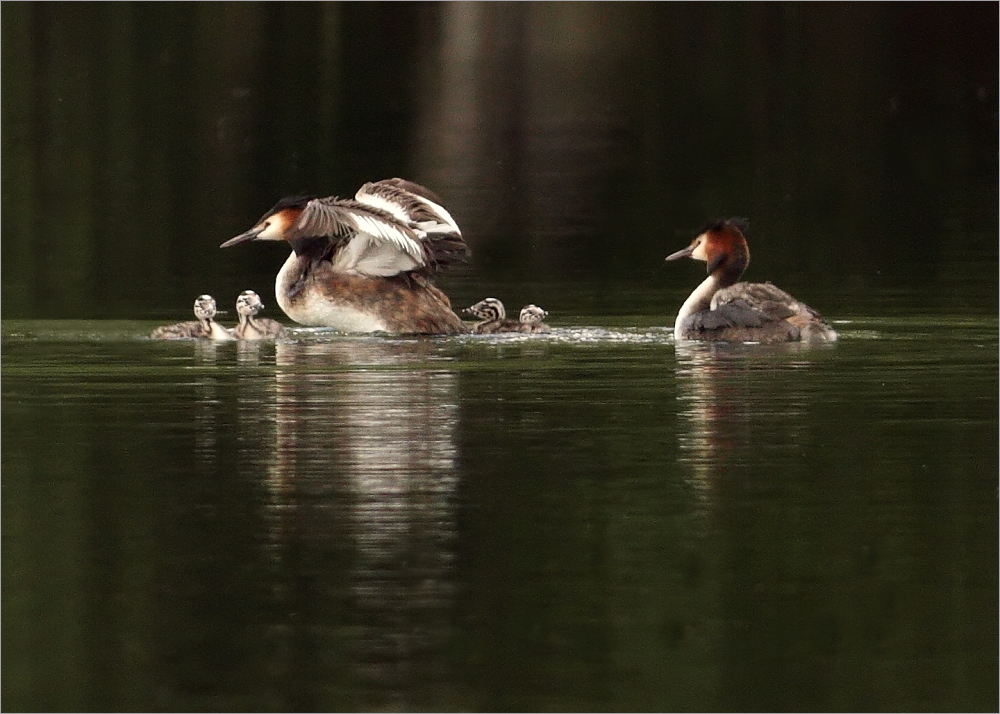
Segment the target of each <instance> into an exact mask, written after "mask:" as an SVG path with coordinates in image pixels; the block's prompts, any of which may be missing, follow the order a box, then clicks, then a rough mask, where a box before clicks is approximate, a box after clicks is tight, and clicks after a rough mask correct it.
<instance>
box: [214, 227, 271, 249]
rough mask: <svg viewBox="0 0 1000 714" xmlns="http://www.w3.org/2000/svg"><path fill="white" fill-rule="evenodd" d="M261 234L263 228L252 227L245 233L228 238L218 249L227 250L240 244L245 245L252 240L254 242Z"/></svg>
mask: <svg viewBox="0 0 1000 714" xmlns="http://www.w3.org/2000/svg"><path fill="white" fill-rule="evenodd" d="M263 232H264V229H263V227H261V226H254V227H253V228H251V229H250V230H248V231H247V232H246V233H240V234H239V235H238V236H236V237H235V238H230V239H229V240H227V241H226V242H225V243H223V244H222V245H220V246H219V247H220V248H229V247H231V246H234V245H239V244H240V243H246V242H248V241H252V240H254V239H255V238H256V237H257V236H259V235H260V234H261V233H263Z"/></svg>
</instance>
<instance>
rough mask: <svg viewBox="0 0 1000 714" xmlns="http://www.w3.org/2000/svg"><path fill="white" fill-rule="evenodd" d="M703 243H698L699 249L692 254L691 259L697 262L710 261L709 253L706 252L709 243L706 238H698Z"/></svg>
mask: <svg viewBox="0 0 1000 714" xmlns="http://www.w3.org/2000/svg"><path fill="white" fill-rule="evenodd" d="M698 238H699V239H701V242H700V243H698V247H697V248H695V249H694V250H693V251H692V252H691V257H692V258H694V259H695V260H704V261H707V260H708V253H706V252H705V245H706V244H707V243H708V241H707V240H705V237H704V236H698Z"/></svg>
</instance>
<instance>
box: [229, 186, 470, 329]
mask: <svg viewBox="0 0 1000 714" xmlns="http://www.w3.org/2000/svg"><path fill="white" fill-rule="evenodd" d="M261 240H273V241H286V242H287V243H288V244H289V245H290V246H291V247H292V254H291V255H290V256H288V259H287V260H286V261H285V264H284V265H283V266H282V268H281V270H280V271H279V272H278V276H277V279H276V280H275V285H274V291H275V296H276V298H277V300H278V306H279V307H280V308H281V309H282V310H283V311H284V313H285V314H286V315H288V316H289V317H290V318H292V319H293V320H295V321H296V322H298V323H300V324H303V325H312V326H316V327H332V328H334V329H337V330H340V331H343V332H391V333H397V334H455V333H459V332H465V331H466V328H465V326H464V325H463V324H462V320H461V318H459V316H458V315H456V314H455V312H454V311H453V310H452V309H451V302H450V301H449V300H448V297H447V296H446V295H445V294H444V293H443V292H441V291H440V290H439V289H438V288H436V287H435V286H434V285H433V284H432V283H431V281H430V276H431V275H433V274H434V273H437V272H439V271H440V270H443V269H445V268H447V267H448V266H450V265H451V264H452V263H455V262H457V261H459V260H463V259H465V257H466V256H467V255H468V252H469V250H468V246H466V244H465V240H464V239H463V238H462V233H461V231H460V230H459V228H458V224H457V223H455V220H454V219H453V218H452V217H451V214H449V213H448V211H447V210H445V208H444V207H443V206H442V205H441V199H439V198H438V197H437V196H436V195H435V194H434V193H433V192H432V191H430V190H429V189H427V188H424V187H423V186H420V185H419V184H415V183H413V182H412V181H405V180H403V179H398V178H393V179H387V180H384V181H377V182H374V183H366V184H365V185H364V186H362V187H361V188H360V189H359V190H358V192H357V194H355V196H354V199H353V200H350V199H339V198H336V197H332V196H331V197H329V198H315V197H313V196H302V197H293V198H283V199H281V200H280V201H278V203H277V204H276V205H275V206H274V207H273V208H272V209H271V210H269V211H268V212H267V213H265V214H264V215H263V216H262V217H261V219H260V220H259V221H258V222H257V224H256V225H255V226H254V227H253V228H251V229H250V230H248V231H246V232H245V233H241V234H240V235H238V236H236V237H235V238H232V239H230V240H228V241H226V242H225V243H223V244H222V246H221V247H223V248H227V247H229V246H233V245H237V244H239V243H245V242H247V241H261Z"/></svg>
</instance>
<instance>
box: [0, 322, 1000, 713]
mask: <svg viewBox="0 0 1000 714" xmlns="http://www.w3.org/2000/svg"><path fill="white" fill-rule="evenodd" d="M550 320H551V322H552V324H553V326H554V328H555V329H554V331H553V332H552V333H551V334H550V335H543V336H530V337H528V336H498V337H485V336H464V337H456V338H443V339H402V338H390V337H378V336H375V337H345V336H339V335H335V334H331V333H329V332H325V331H322V330H304V329H300V330H296V331H294V333H293V335H294V339H291V340H288V341H281V342H278V343H260V344H251V343H244V344H221V345H215V344H210V343H199V342H172V343H166V342H154V341H151V340H148V339H146V337H145V335H146V334H148V331H149V329H150V328H151V327H152V326H153V323H151V322H135V321H122V322H116V321H92V322H87V321H4V323H3V382H2V387H3V423H4V429H3V450H2V455H3V543H4V554H3V555H4V557H3V588H4V627H3V650H4V655H5V658H4V660H5V661H4V688H5V692H4V702H5V708H7V709H9V710H21V709H37V710H135V711H143V710H178V711H184V710H219V711H257V710H274V711H279V710H280V711H306V710H325V711H338V710H345V711H350V710H375V711H382V710H390V711H399V710H466V711H480V710H493V711H508V710H526V711H531V710H546V711H549V710H551V711H561V710H581V711H587V710H598V711H601V710H609V711H629V710H639V711H642V710H660V711H671V710H762V711H764V710H766V711H778V710H803V711H805V710H857V711H861V710H864V711H878V710H938V711H948V710H981V711H985V710H991V711H992V710H995V709H996V706H997V684H996V673H997V651H998V648H997V643H998V639H997V587H998V574H997V572H998V498H997V473H998V463H997V459H998V437H997V424H998V415H997V411H998V405H997V393H998V384H997V381H998V369H997V365H998V357H997V356H998V337H997V335H998V332H997V320H996V318H995V316H991V317H987V318H975V317H969V316H960V315H954V314H953V315H926V314H924V315H920V314H917V313H910V314H908V315H907V314H903V315H899V316H896V317H892V318H889V317H874V316H853V317H851V318H850V319H846V320H841V321H840V322H836V321H835V326H836V328H837V329H838V330H839V332H840V334H841V340H840V341H839V342H837V343H836V344H833V345H827V346H822V347H806V346H801V345H795V346H787V347H786V346H783V347H763V346H759V345H758V346H754V345H716V346H700V345H696V346H691V347H687V346H681V347H677V346H675V345H674V343H673V342H672V339H671V336H670V330H669V328H668V327H665V326H663V325H664V324H669V322H671V321H672V318H671V319H670V320H666V319H662V317H661V319H659V320H657V319H654V318H648V319H647V318H634V317H633V318H626V317H622V316H590V317H587V316H574V317H573V318H572V320H569V319H565V318H560V317H559V316H558V315H555V314H554V315H553V316H552V318H550Z"/></svg>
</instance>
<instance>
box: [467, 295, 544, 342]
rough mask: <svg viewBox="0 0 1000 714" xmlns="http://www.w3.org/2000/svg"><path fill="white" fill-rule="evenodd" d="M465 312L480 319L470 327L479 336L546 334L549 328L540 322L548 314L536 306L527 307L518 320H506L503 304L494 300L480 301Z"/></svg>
mask: <svg viewBox="0 0 1000 714" xmlns="http://www.w3.org/2000/svg"><path fill="white" fill-rule="evenodd" d="M465 312H467V313H469V314H470V315H475V316H476V317H478V318H479V319H480V322H477V323H476V324H475V325H473V326H472V331H473V332H474V333H476V334H479V335H493V334H497V333H500V332H548V330H549V326H548V325H544V324H542V320H544V319H545V317H546V316H547V315H548V314H549V313H547V312H546V311H545V310H543V309H542V308H540V307H538V306H537V305H528V306H527V307H525V308H523V309H522V310H521V315H520V319H519V320H511V319H508V318H507V311H506V310H505V309H504V306H503V303H502V302H500V301H499V300H497V299H496V298H486V299H485V300H480V301H479V302H477V303H476V304H475V305H472V306H471V307H467V308H465Z"/></svg>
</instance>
